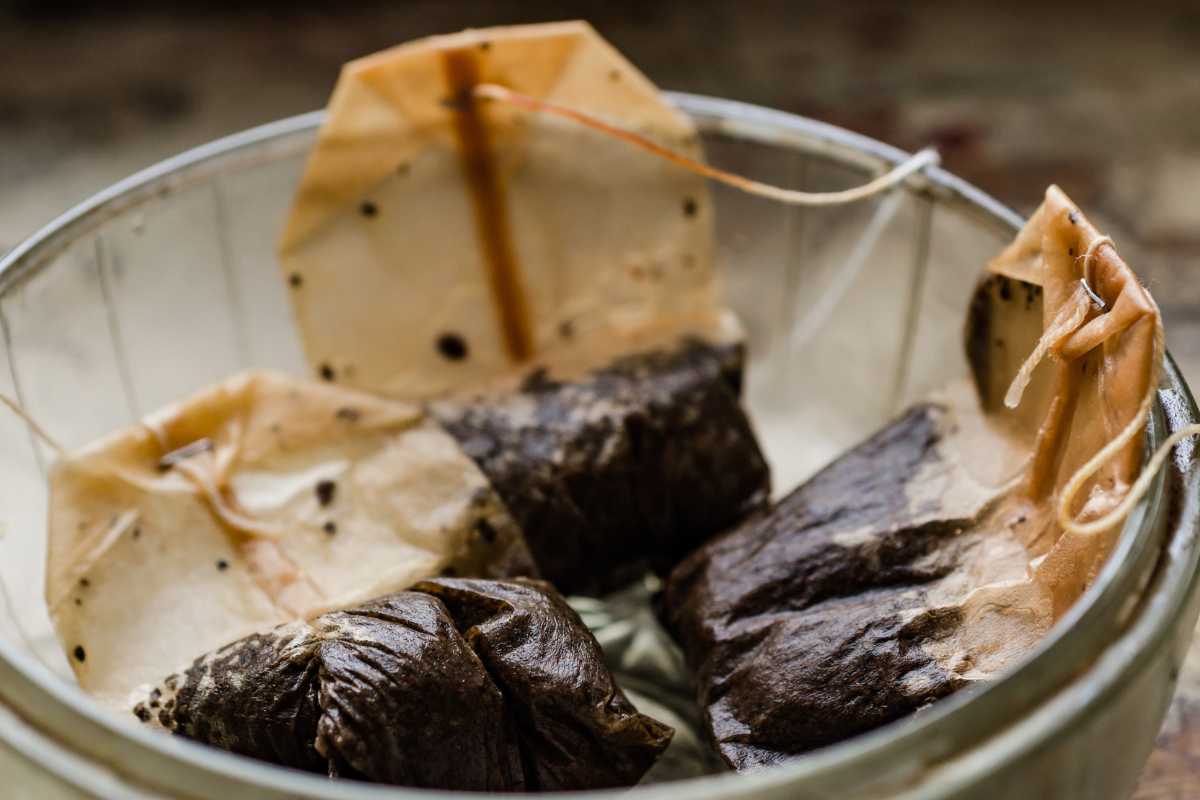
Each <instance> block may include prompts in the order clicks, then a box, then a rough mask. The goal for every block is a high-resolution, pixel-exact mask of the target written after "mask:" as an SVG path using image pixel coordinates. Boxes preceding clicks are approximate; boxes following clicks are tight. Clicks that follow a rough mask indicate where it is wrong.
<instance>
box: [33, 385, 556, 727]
mask: <svg viewBox="0 0 1200 800" xmlns="http://www.w3.org/2000/svg"><path fill="white" fill-rule="evenodd" d="M50 495H51V501H50V515H49V553H48V565H47V575H48V577H47V586H46V598H47V604H48V605H49V608H50V612H51V616H52V618H53V620H54V624H55V627H56V629H57V632H58V636H59V639H60V641H61V642H62V644H63V647H64V650H65V651H66V652H67V654H68V656H69V657H70V659H71V663H72V666H73V667H74V669H75V673H76V675H77V677H78V679H79V683H80V685H81V686H82V687H83V688H84V689H85V690H87V691H89V692H91V693H92V694H94V695H95V696H97V697H98V698H100V699H101V700H103V701H104V702H105V703H107V704H109V705H112V706H113V707H116V708H121V709H128V707H129V702H130V697H131V696H132V693H133V692H134V690H135V689H136V688H137V687H138V686H140V685H143V684H146V683H148V682H151V681H158V680H161V679H162V677H163V676H164V675H166V674H168V673H170V672H172V671H173V670H176V669H178V668H180V667H181V666H182V665H184V664H186V663H187V662H188V661H189V660H190V659H191V658H194V657H195V656H196V655H197V654H198V653H201V652H204V651H205V650H209V649H212V648H215V647H218V646H220V645H223V644H225V643H227V642H229V641H232V640H233V639H236V638H238V637H240V636H244V635H246V634H249V633H252V632H255V631H262V630H265V629H267V628H270V627H271V626H273V625H276V624H279V623H282V622H287V621H290V620H293V619H297V618H303V617H307V616H311V615H313V614H315V613H320V612H321V611H322V610H324V609H326V608H339V607H344V606H346V605H350V604H354V603H357V602H362V601H364V600H367V599H370V598H373V597H377V596H379V595H382V594H386V593H388V592H392V591H396V590H398V589H402V588H405V587H406V586H409V585H411V584H412V583H414V582H415V581H418V580H420V579H422V578H425V577H429V576H431V575H437V574H438V573H440V572H442V571H444V570H447V569H453V570H456V571H459V572H461V573H463V574H476V575H496V576H503V575H508V574H531V573H533V572H535V568H534V567H533V566H532V563H531V562H530V560H529V556H528V552H527V551H526V549H525V545H524V540H523V539H522V537H521V534H520V532H519V531H518V529H517V528H516V525H515V523H514V522H513V520H512V518H511V516H510V515H509V514H508V512H507V510H506V509H505V507H504V504H503V503H502V502H501V501H500V499H499V497H498V496H497V495H496V493H495V492H494V490H492V489H491V487H490V485H489V483H488V481H487V480H486V478H485V477H484V476H483V474H482V473H481V472H480V471H479V469H478V468H477V467H476V466H475V464H474V463H473V462H472V461H471V459H470V458H468V457H467V456H466V455H465V454H464V453H463V452H462V449H461V448H460V447H459V445H458V444H457V442H456V441H455V440H454V438H453V437H451V436H450V435H449V434H448V433H446V432H445V431H444V430H443V429H442V428H441V427H440V426H438V425H437V424H435V423H433V422H432V421H430V420H428V419H427V418H426V417H425V415H424V414H423V413H422V412H421V410H420V409H419V408H417V407H415V406H412V405H411V404H407V403H401V402H396V401H391V400H386V399H382V398H379V397H376V396H372V395H366V394H362V393H360V392H355V391H351V390H349V389H344V388H341V387H337V386H329V385H326V384H322V383H318V382H313V381H307V380H298V379H295V378H289V377H285V376H282V375H276V374H271V373H261V372H259V373H250V374H247V375H244V376H239V377H235V378H231V379H230V380H228V381H226V382H224V383H222V384H220V385H217V386H215V387H213V388H211V389H209V390H207V391H204V392H202V393H200V394H198V395H195V396H194V397H192V398H189V399H187V400H184V401H182V402H181V403H179V404H177V405H174V406H171V407H168V408H166V409H163V410H162V411H160V412H159V413H158V414H156V415H154V416H153V417H150V418H148V419H147V420H146V421H145V422H144V423H142V424H141V425H138V426H135V427H132V428H127V429H125V430H122V431H118V432H116V433H114V434H112V435H111V436H109V437H107V438H105V439H102V440H100V441H98V442H95V443H93V444H92V445H90V446H88V447H85V448H84V449H82V450H80V451H78V452H75V453H72V454H69V455H67V456H65V457H64V458H63V459H62V460H60V461H59V462H58V463H57V464H56V465H55V466H54V469H53V471H52V473H51V476H50Z"/></svg>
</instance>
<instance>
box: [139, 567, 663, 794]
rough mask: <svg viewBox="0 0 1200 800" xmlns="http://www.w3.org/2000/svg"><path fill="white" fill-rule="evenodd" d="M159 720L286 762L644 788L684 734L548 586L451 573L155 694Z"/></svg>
mask: <svg viewBox="0 0 1200 800" xmlns="http://www.w3.org/2000/svg"><path fill="white" fill-rule="evenodd" d="M135 713H136V714H137V716H138V717H139V718H140V719H141V720H142V721H144V722H148V723H150V724H151V725H154V726H160V727H163V728H166V729H168V730H171V731H173V732H174V733H177V734H180V735H182V736H186V737H188V738H191V739H195V740H197V741H201V742H205V743H207V744H212V745H215V746H217V747H222V748H224V749H227V750H231V751H233V752H236V753H241V754H243V755H249V756H254V757H256V758H260V759H264V760H267V761H271V762H274V763H278V764H284V765H286V766H290V767H295V768H298V769H306V770H310V771H317V772H328V773H329V774H331V775H337V776H339V777H347V778H358V779H362V780H373V781H380V782H384V783H392V784H398V785H403V786H417V787H424V788H433V789H451V790H454V789H456V790H475V791H522V790H524V791H555V790H557V791H570V790H577V789H600V788H605V787H616V786H630V785H632V784H634V783H636V782H637V781H638V779H640V778H641V776H642V775H643V774H644V773H645V772H646V770H647V769H649V768H650V766H651V765H652V764H653V763H654V761H655V759H657V758H658V756H659V755H660V754H661V753H662V751H663V750H664V749H665V748H666V746H667V744H668V742H670V740H671V735H672V731H671V729H670V728H669V727H667V726H665V725H663V724H661V723H659V722H657V721H656V720H654V719H651V718H650V717H647V716H645V715H643V714H639V713H638V712H637V710H636V709H634V707H633V706H632V705H631V704H630V703H629V701H628V700H627V699H626V697H625V694H624V692H622V691H621V689H620V687H619V686H617V684H616V682H615V681H614V679H613V676H612V674H611V673H610V672H609V669H608V667H607V666H606V665H605V663H604V654H603V653H602V652H601V650H600V646H599V645H598V644H597V642H596V640H595V638H594V637H593V636H592V634H591V633H589V632H588V630H587V628H585V627H584V625H583V623H582V622H581V621H580V619H579V616H578V615H577V614H576V613H575V612H574V611H572V610H571V608H570V606H568V605H567V603H566V601H565V600H564V599H563V598H562V596H561V595H560V594H559V593H558V592H556V591H555V590H554V589H553V587H551V586H550V585H549V584H546V583H542V582H539V581H524V580H517V581H488V580H462V579H439V580H430V581H423V582H421V583H418V584H416V585H415V586H414V587H413V588H412V591H406V592H399V593H397V594H393V595H389V596H386V597H381V598H378V599H376V600H373V601H371V602H368V603H366V604H363V605H361V606H357V607H354V608H349V609H346V610H344V611H334V612H330V613H328V614H324V615H322V616H320V617H317V618H316V619H313V620H311V621H309V622H299V623H292V624H288V625H283V626H280V627H278V628H275V629H273V630H270V631H267V632H265V633H263V634H255V635H252V636H248V637H246V638H244V639H242V640H240V641H237V642H233V643H231V644H230V645H228V646H226V647H222V648H221V649H219V650H217V651H215V652H212V653H209V654H207V655H204V656H201V657H200V658H197V659H196V660H195V662H194V663H193V664H192V665H191V666H190V667H189V668H188V669H187V670H185V671H183V672H181V673H180V674H177V675H172V676H170V677H168V678H166V679H165V681H163V683H162V684H161V685H159V686H156V687H154V688H153V689H151V690H149V691H148V693H147V694H146V696H145V698H144V699H142V700H141V701H140V702H139V703H138V705H137V706H136V708H135Z"/></svg>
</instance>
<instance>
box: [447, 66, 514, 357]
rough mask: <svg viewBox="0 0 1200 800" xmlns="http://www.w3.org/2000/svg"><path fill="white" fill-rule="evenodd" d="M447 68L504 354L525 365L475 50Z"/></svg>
mask: <svg viewBox="0 0 1200 800" xmlns="http://www.w3.org/2000/svg"><path fill="white" fill-rule="evenodd" d="M442 66H443V73H444V75H445V78H446V85H447V88H448V89H449V91H450V100H451V105H452V106H453V112H452V113H453V116H454V133H455V136H456V138H457V140H458V146H459V157H460V159H461V161H462V168H463V175H464V177H465V178H466V180H467V186H468V188H469V190H470V193H471V202H472V205H473V206H474V208H475V230H476V233H477V235H478V236H479V244H480V248H481V249H482V250H483V258H484V262H485V263H484V265H485V267H486V269H487V273H488V285H489V288H490V289H491V294H492V301H493V304H494V305H495V308H496V315H497V317H498V319H499V321H500V330H501V335H502V337H503V339H504V349H505V352H506V353H507V354H508V357H509V358H510V359H511V360H512V361H515V362H520V361H525V360H527V359H528V358H529V357H530V356H531V355H533V336H532V334H531V333H530V322H529V304H528V301H527V300H526V297H525V289H524V286H523V285H522V281H521V269H520V265H519V264H518V263H517V259H516V255H515V253H514V251H513V245H512V226H511V224H510V220H509V215H508V202H507V198H506V197H505V192H504V186H503V184H502V182H501V179H500V173H499V171H498V170H497V168H496V159H495V154H494V153H493V152H492V143H491V137H490V135H489V133H488V128H487V123H486V121H485V120H484V118H483V116H482V115H481V114H480V113H479V106H478V101H477V100H476V99H475V97H474V96H473V95H472V90H473V89H474V87H475V86H476V85H477V84H478V83H479V56H478V54H477V53H476V52H475V51H473V50H466V49H460V50H449V51H447V52H446V53H445V54H444V56H443V61H442Z"/></svg>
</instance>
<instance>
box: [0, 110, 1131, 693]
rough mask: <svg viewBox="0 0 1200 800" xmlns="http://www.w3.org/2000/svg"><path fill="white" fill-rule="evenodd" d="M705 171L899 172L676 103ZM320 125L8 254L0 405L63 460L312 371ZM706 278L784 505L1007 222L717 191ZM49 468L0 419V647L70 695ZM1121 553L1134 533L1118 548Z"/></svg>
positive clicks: (935, 191)
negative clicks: (308, 239)
mask: <svg viewBox="0 0 1200 800" xmlns="http://www.w3.org/2000/svg"><path fill="white" fill-rule="evenodd" d="M677 101H679V102H681V103H682V104H683V105H684V107H685V108H686V109H687V110H688V111H689V112H690V113H691V114H692V115H693V116H694V117H695V118H696V120H697V122H698V124H699V125H700V128H701V130H702V133H703V139H704V144H705V148H706V152H707V155H708V158H709V160H710V161H712V162H713V163H715V164H716V165H717V166H719V167H722V168H724V169H726V170H730V171H733V172H737V173H739V174H743V175H746V176H748V177H751V178H757V179H761V180H764V181H769V182H772V183H777V184H782V185H786V186H795V187H798V188H804V189H807V190H826V189H828V190H832V189H841V188H846V187H849V186H853V185H857V184H860V183H862V182H863V181H864V180H865V179H867V178H869V177H870V176H871V175H872V174H873V173H876V172H878V171H880V170H881V169H884V168H886V167H887V166H888V165H889V164H890V163H891V162H893V161H895V160H896V159H898V158H900V157H902V154H900V153H898V152H897V151H894V150H891V149H889V148H886V147H884V146H882V145H879V144H877V143H874V142H871V141H869V140H866V139H863V138H861V137H855V136H853V135H850V134H846V133H845V132H840V131H837V130H836V129H833V128H830V127H828V126H823V125H820V124H818V123H811V122H808V121H802V120H799V119H798V118H795V117H790V116H788V115H775V114H774V112H768V111H765V110H763V109H753V108H750V107H745V106H739V105H737V104H730V103H723V102H721V101H711V100H706V99H703V98H688V97H679V98H677ZM318 122H319V115H315V114H314V115H308V116H307V117H305V118H297V119H295V120H290V121H285V122H284V123H280V124H278V125H276V126H274V127H269V128H268V129H261V130H256V131H252V132H248V133H247V134H243V135H240V136H239V137H233V138H232V139H231V140H227V141H223V142H220V143H215V144H214V145H212V146H209V147H207V148H201V149H200V150H199V151H196V152H193V153H189V154H185V155H184V156H181V157H179V158H177V159H174V160H172V161H169V162H165V163H164V164H162V165H159V166H157V167H155V168H152V169H151V170H148V171H147V172H146V173H143V174H141V175H139V176H135V177H134V178H131V179H130V180H128V181H126V182H124V183H123V184H120V185H118V186H116V187H113V189H111V190H109V191H108V192H105V193H104V194H103V195H101V196H99V197H98V198H95V199H93V200H92V201H89V202H88V203H86V204H84V205H83V206H81V207H80V208H78V209H76V210H74V211H72V212H70V213H68V214H67V215H65V216H64V217H63V218H62V219H60V220H58V221H57V222H56V223H54V224H53V225H51V226H49V227H48V228H47V229H46V230H44V231H43V232H42V233H40V234H39V235H38V236H36V237H34V239H32V240H31V241H30V242H28V243H27V244H26V245H23V246H22V247H20V248H18V249H17V250H16V251H14V253H12V254H10V256H9V258H8V259H7V260H6V262H5V263H6V264H7V268H6V270H5V271H4V272H3V274H0V333H2V334H3V337H2V341H0V360H2V363H0V392H2V393H4V394H5V395H7V396H9V397H13V398H16V399H18V400H19V402H20V403H21V405H22V406H23V408H25V409H26V410H27V411H28V412H29V414H30V415H31V416H32V417H33V418H34V419H35V420H36V421H37V422H38V423H39V424H40V425H41V426H43V427H44V428H45V429H46V430H47V431H49V432H50V433H51V434H52V435H53V436H54V437H55V438H56V439H57V440H58V441H59V442H60V443H61V444H63V445H64V446H66V447H67V448H71V447H75V446H78V445H82V444H84V443H86V442H88V441H90V440H92V439H94V438H96V437H98V436H100V435H102V434H105V433H107V432H109V431H112V430H113V429H115V428H118V427H120V426H124V425H127V424H129V423H131V422H134V421H136V420H137V419H139V418H140V417H141V416H142V415H144V414H145V413H147V412H150V411H153V410H154V409H156V408H158V407H159V406H161V405H163V404H165V403H168V402H171V401H173V400H176V399H178V398H179V397H181V396H183V395H185V394H186V393H188V392H190V391H192V390H194V389H197V388H199V387H202V386H204V385H206V384H209V383H212V382H215V381H218V380H221V379H222V378H225V377H227V376H228V375H230V374H232V373H234V372H236V371H238V370H242V369H246V368H250V367H271V368H275V369H282V370H286V371H290V372H295V373H298V374H305V373H307V371H308V369H307V367H306V365H305V363H304V360H303V356H302V354H301V351H300V346H299V341H298V338H297V335H296V333H295V330H294V326H293V322H292V319H291V312H290V309H289V306H288V299H287V295H286V291H287V290H286V287H285V283H284V281H283V280H282V278H281V276H280V273H279V268H278V265H277V262H276V258H275V253H274V250H275V242H276V238H277V236H278V233H279V231H280V228H281V226H282V223H283V220H284V218H285V215H286V213H287V211H288V207H289V204H290V202H291V198H292V194H293V192H294V190H295V187H296V184H297V182H298V179H299V175H300V171H301V169H302V167H303V163H304V159H305V156H306V154H307V150H308V147H309V146H310V145H311V142H312V139H313V136H314V133H315V125H316V124H317V123H318ZM713 196H714V202H715V205H716V219H717V239H718V260H719V266H720V267H721V270H722V274H723V280H724V288H725V292H726V296H727V298H728V301H729V303H730V304H731V305H732V307H733V308H734V310H735V311H736V312H737V313H738V314H739V315H740V317H741V319H742V321H743V323H744V325H745V327H746V330H747V333H748V337H749V351H750V356H751V358H750V367H749V375H748V382H747V387H746V395H747V403H748V405H749V407H750V411H751V413H752V415H753V418H754V420H755V424H756V426H757V428H758V430H759V433H760V437H761V439H762V441H763V443H764V446H765V448H766V450H767V454H768V457H769V459H770V461H771V463H772V467H773V469H774V475H775V484H776V491H777V493H783V492H786V491H788V490H790V489H791V488H792V487H794V486H795V485H796V484H797V483H798V482H799V481H801V480H803V479H804V478H805V477H807V476H808V475H811V474H812V473H813V472H814V471H815V470H816V469H817V468H819V467H820V466H821V465H823V464H825V463H827V462H828V461H829V460H830V459H831V458H832V457H833V456H834V455H836V454H837V453H838V452H840V451H842V450H844V449H845V448H847V447H849V446H850V445H852V444H854V443H856V442H857V441H859V440H860V439H862V438H863V436H864V435H866V434H867V433H868V432H870V431H871V430H873V429H875V428H876V427H878V426H879V425H881V424H882V423H883V422H885V421H886V420H887V419H889V418H890V417H891V416H893V415H894V414H895V413H896V412H898V411H899V410H901V409H902V408H904V407H905V406H906V405H908V404H909V403H911V402H913V401H915V400H918V399H920V398H922V397H924V396H925V395H926V394H927V393H928V392H930V391H931V390H933V389H934V388H936V387H937V386H939V385H940V384H942V383H943V382H944V381H945V380H947V379H948V378H953V377H958V376H961V375H965V374H966V370H967V368H966V362H965V357H964V354H963V348H962V343H961V326H962V320H963V316H964V314H965V310H966V307H967V301H968V298H969V296H970V293H971V291H972V289H973V288H974V285H975V282H976V280H977V279H978V276H979V272H980V270H981V268H982V265H983V264H984V263H985V262H986V260H987V259H988V258H990V257H991V256H992V255H994V254H995V253H996V252H998V250H999V249H1000V248H1001V247H1002V246H1003V245H1004V244H1006V243H1007V241H1008V240H1009V238H1010V237H1011V236H1012V234H1013V232H1014V229H1015V226H1016V225H1017V224H1019V220H1018V219H1017V218H1016V217H1015V216H1014V215H1012V213H1011V212H1008V211H1007V210H1005V209H1003V208H1002V207H1000V206H998V205H997V204H995V203H994V201H991V200H989V199H988V198H986V197H985V196H983V195H981V194H979V193H978V192H975V191H974V190H971V189H970V187H966V186H965V185H962V184H960V183H958V182H956V181H954V180H953V179H951V178H949V176H944V175H943V177H942V178H941V179H939V180H937V181H929V180H927V179H925V178H923V177H916V178H914V179H912V180H910V181H908V182H907V183H906V184H904V185H903V186H901V187H899V188H897V189H895V190H893V191H890V192H889V193H887V194H885V195H881V196H879V197H876V198H874V199H871V200H868V201H864V202H861V203H857V204H854V205H849V206H835V207H826V208H809V207H788V206H782V205H778V204H776V203H773V202H771V201H767V200H763V199H760V198H755V197H751V196H749V195H745V194H742V193H740V192H737V191H736V190H733V189H730V188H727V187H724V186H715V187H714V188H713ZM52 459H53V453H52V451H50V450H49V449H48V448H47V447H46V446H45V445H44V444H43V443H42V442H40V441H39V440H38V439H37V437H35V436H33V435H32V434H31V432H30V430H29V428H28V426H27V425H26V424H25V423H24V422H23V421H22V420H21V419H19V418H18V417H16V416H14V415H11V414H0V486H2V487H3V492H4V502H3V504H0V525H2V527H0V582H2V588H3V590H4V596H3V597H0V637H3V640H4V642H5V643H6V644H8V645H9V646H11V647H14V648H16V649H18V650H22V651H25V652H27V653H29V654H32V655H34V656H35V657H36V658H37V660H38V661H40V662H41V663H42V664H43V665H45V666H46V668H48V669H50V670H53V671H54V672H56V673H58V674H59V675H60V676H62V677H63V678H65V679H67V680H70V670H69V667H68V666H67V665H66V662H65V660H64V658H63V656H62V653H61V650H60V648H59V646H58V644H57V642H56V640H55V638H54V635H53V631H52V629H51V626H50V623H49V619H48V615H47V612H46V607H45V603H44V600H43V596H42V585H43V577H44V558H45V555H44V554H45V528H46V524H45V523H46V520H45V515H46V474H47V469H48V466H49V465H50V463H51V462H52ZM1126 535H1127V536H1128V535H1129V531H1128V530H1127V531H1126Z"/></svg>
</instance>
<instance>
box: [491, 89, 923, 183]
mask: <svg viewBox="0 0 1200 800" xmlns="http://www.w3.org/2000/svg"><path fill="white" fill-rule="evenodd" d="M473 91H474V94H475V96H476V97H481V98H486V99H488V100H495V101H498V102H501V103H507V104H509V105H512V106H516V107H518V108H523V109H525V110H526V111H533V112H538V113H543V114H552V115H554V116H557V117H562V118H563V119H569V120H571V121H573V122H576V123H578V124H580V125H584V126H585V127H588V128H592V129H594V130H598V131H601V132H603V133H607V134H609V135H610V136H613V137H615V138H617V139H620V140H622V141H624V142H627V143H629V144H631V145H633V146H635V147H639V148H641V149H642V150H645V151H646V152H648V153H651V154H653V155H656V156H658V157H659V158H663V159H666V160H667V161H671V162H673V163H675V164H678V165H679V166H681V167H684V168H685V169H688V170H691V171H692V172H695V173H696V174H698V175H703V176H704V177H706V178H711V179H712V180H715V181H718V182H720V183H724V184H726V185H727V186H732V187H734V188H736V189H740V190H742V191H743V192H746V193H748V194H752V195H757V196H758V197H766V198H768V199H770V200H775V201H778V202H780V203H784V204H787V205H793V206H834V205H843V204H845V203H854V202H857V201H859V200H865V199H867V198H868V197H873V196H874V195H877V194H879V193H881V192H884V191H886V190H887V189H890V188H891V187H893V186H895V185H896V184H898V183H900V182H901V181H903V180H904V179H905V178H907V177H908V176H909V175H912V174H913V173H914V172H918V171H920V170H922V169H924V168H925V167H928V166H931V165H935V164H937V163H939V161H940V160H941V157H940V156H939V155H938V152H937V150H935V149H934V148H931V147H930V148H925V149H924V150H921V151H920V152H918V153H915V154H913V155H912V156H910V157H909V158H907V159H905V160H904V161H902V162H900V163H899V164H897V165H896V166H894V167H892V169H890V170H888V171H887V172H885V173H883V174H882V175H880V176H879V177H877V178H875V179H874V180H872V181H869V182H868V183H865V184H863V185H862V186H855V187H853V188H851V189H843V190H841V191H836V192H803V191H800V190H798V189H785V188H783V187H782V186H774V185H772V184H769V183H763V182H762V181H755V180H751V179H750V178H746V177H743V176H741V175H736V174H734V173H732V172H726V171H725V170H723V169H718V168H717V167H714V166H712V165H711V164H706V163H704V162H703V161H697V160H695V159H693V158H689V157H688V156H685V155H683V154H681V153H677V152H675V151H674V150H671V149H670V148H667V147H663V146H662V145H660V144H658V143H657V142H654V141H652V140H651V139H648V138H646V137H645V136H642V135H641V134H638V133H634V132H633V131H630V130H628V129H626V128H622V127H620V126H618V125H614V124H612V123H610V122H605V121H604V120H602V119H600V118H599V117H595V116H592V115H591V114H588V113H585V112H583V111H578V110H576V109H573V108H567V107H566V106H560V105H557V104H555V103H548V102H546V101H545V100H539V99H537V98H535V97H530V96H529V95H524V94H521V93H519V92H514V91H512V90H511V89H508V88H505V87H504V86H499V85H497V84H494V83H481V84H479V85H477V86H476V87H475V88H474V90H473Z"/></svg>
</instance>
